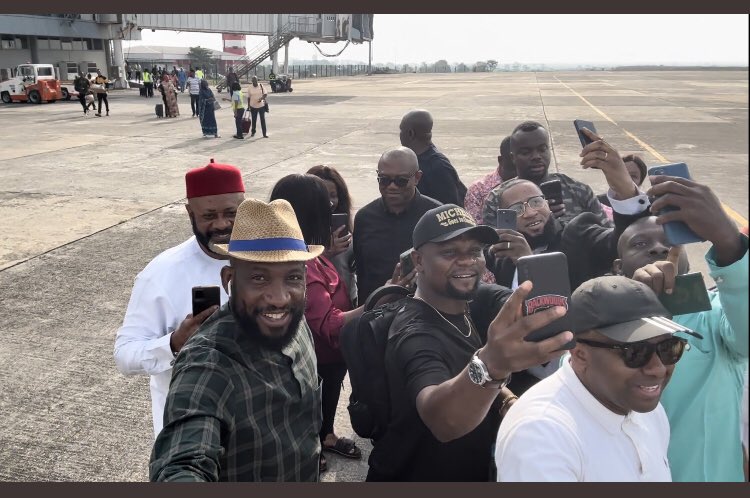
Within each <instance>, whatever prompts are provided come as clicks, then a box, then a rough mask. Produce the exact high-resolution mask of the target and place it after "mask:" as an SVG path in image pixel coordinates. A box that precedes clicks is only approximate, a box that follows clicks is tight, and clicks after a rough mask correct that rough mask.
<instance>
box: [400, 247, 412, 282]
mask: <svg viewBox="0 0 750 498" xmlns="http://www.w3.org/2000/svg"><path fill="white" fill-rule="evenodd" d="M412 251H413V249H412V248H409V249H407V250H406V251H404V252H402V253H401V255H400V256H399V257H398V259H399V261H400V262H401V275H402V276H405V275H408V274H409V273H411V271H412V270H413V269H414V261H412V259H411V252H412Z"/></svg>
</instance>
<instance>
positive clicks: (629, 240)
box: [613, 216, 689, 278]
mask: <svg viewBox="0 0 750 498" xmlns="http://www.w3.org/2000/svg"><path fill="white" fill-rule="evenodd" d="M671 247H672V245H671V244H670V243H669V242H667V237H666V235H664V229H663V228H662V226H661V225H657V223H656V217H655V216H649V217H648V218H641V219H639V220H638V221H636V222H635V223H633V224H631V225H630V226H629V227H628V228H626V229H625V231H624V232H623V233H622V235H620V239H619V240H618V242H617V253H618V255H619V259H616V260H615V262H614V265H613V266H614V272H615V273H616V274H619V275H624V276H626V277H628V278H632V277H633V273H635V271H636V270H638V269H639V268H643V267H644V266H646V265H650V264H651V263H654V262H656V261H663V260H666V259H667V255H668V254H669V249H670V248H671ZM688 270H689V264H688V259H687V254H685V251H680V259H679V261H678V264H677V273H678V274H679V275H683V274H685V273H687V272H688Z"/></svg>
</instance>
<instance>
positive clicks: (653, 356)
mask: <svg viewBox="0 0 750 498" xmlns="http://www.w3.org/2000/svg"><path fill="white" fill-rule="evenodd" d="M670 318H671V315H670V314H669V313H668V312H667V310H666V309H664V307H663V306H662V304H661V302H660V301H659V298H658V297H656V294H654V292H653V291H652V290H651V289H650V288H649V287H648V286H647V285H645V284H643V283H641V282H637V281H634V280H630V279H628V278H625V277H621V276H608V277H599V278H595V279H592V280H589V281H587V282H584V283H583V284H582V285H581V286H580V287H578V289H576V291H575V292H574V293H573V295H572V296H571V298H570V311H569V319H570V323H571V328H572V331H573V332H574V333H575V334H576V340H577V346H576V347H575V349H573V350H572V351H571V356H570V359H569V361H567V360H566V361H564V362H563V366H562V367H561V368H560V369H559V370H558V371H557V372H555V373H554V374H552V375H551V376H550V377H547V378H546V379H543V380H542V381H540V382H539V383H538V384H536V385H535V386H533V387H532V388H531V389H529V390H528V391H526V393H524V394H523V395H522V396H521V398H520V399H519V400H518V402H517V403H515V404H514V405H513V407H512V409H510V410H509V411H508V416H507V417H506V418H505V419H504V420H503V424H502V426H501V427H500V431H499V432H498V435H497V444H496V450H495V451H496V453H495V462H496V464H497V471H498V480H499V481H671V480H672V476H671V472H670V469H669V462H668V459H667V449H668V446H669V422H668V420H667V416H666V413H665V412H664V408H663V407H662V406H661V404H660V403H659V400H660V398H661V394H662V392H663V390H664V387H665V386H666V385H667V383H668V382H669V379H670V377H671V376H672V372H673V370H674V368H675V364H676V363H677V361H679V359H680V358H681V357H682V353H683V352H684V351H685V350H686V349H687V348H688V343H687V340H686V339H685V338H684V337H680V335H678V334H690V335H698V334H696V333H695V332H693V331H692V330H690V329H688V328H685V327H683V326H681V325H679V324H678V323H676V322H673V321H672V320H670Z"/></svg>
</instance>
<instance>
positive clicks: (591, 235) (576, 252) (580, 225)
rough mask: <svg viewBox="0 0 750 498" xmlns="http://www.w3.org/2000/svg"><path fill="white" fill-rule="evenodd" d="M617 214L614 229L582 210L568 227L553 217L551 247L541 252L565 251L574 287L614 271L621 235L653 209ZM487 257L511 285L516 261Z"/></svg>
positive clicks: (547, 230) (548, 234) (547, 234)
mask: <svg viewBox="0 0 750 498" xmlns="http://www.w3.org/2000/svg"><path fill="white" fill-rule="evenodd" d="M613 214H614V222H615V226H614V228H612V227H608V226H606V225H603V224H602V221H601V219H600V217H599V216H597V215H596V214H594V213H581V214H579V215H578V216H576V217H575V218H573V219H572V220H571V221H570V222H569V223H568V224H566V225H564V226H563V225H562V224H561V223H560V222H559V221H558V220H557V219H555V218H554V216H550V220H549V221H548V222H547V225H546V226H545V227H544V234H543V236H542V239H543V242H546V245H547V247H546V248H544V249H543V250H540V251H539V253H540V254H546V253H550V252H562V253H563V254H565V256H566V257H567V259H568V275H569V277H570V288H571V290H574V289H576V288H577V287H578V286H579V285H581V284H582V283H583V282H585V281H587V280H590V279H592V278H596V277H600V276H602V275H605V274H607V273H609V272H610V271H611V270H612V263H613V262H614V260H615V259H617V241H618V240H619V239H620V235H622V232H624V231H625V229H626V228H627V227H628V226H630V224H631V223H633V222H634V221H636V220H638V219H640V218H643V217H645V216H648V215H649V211H648V209H646V210H644V211H643V212H641V213H639V214H635V215H624V214H620V213H618V212H617V211H614V213H613ZM537 245H538V244H537ZM534 249H535V248H534V247H532V250H534ZM485 256H486V261H487V268H488V269H489V270H490V271H491V272H493V273H494V274H495V280H496V281H497V283H498V284H500V285H504V286H506V287H510V286H511V284H512V283H513V274H514V273H515V271H516V265H515V263H513V261H512V260H511V259H510V258H501V259H499V260H495V259H494V258H491V257H489V256H488V255H487V254H485ZM519 283H520V282H519Z"/></svg>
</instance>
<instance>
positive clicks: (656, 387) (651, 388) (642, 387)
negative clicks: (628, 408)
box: [638, 384, 659, 392]
mask: <svg viewBox="0 0 750 498" xmlns="http://www.w3.org/2000/svg"><path fill="white" fill-rule="evenodd" d="M638 387H640V388H641V389H643V390H644V391H648V392H654V391H656V390H657V389H659V385H658V384H657V385H655V386H638Z"/></svg>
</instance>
